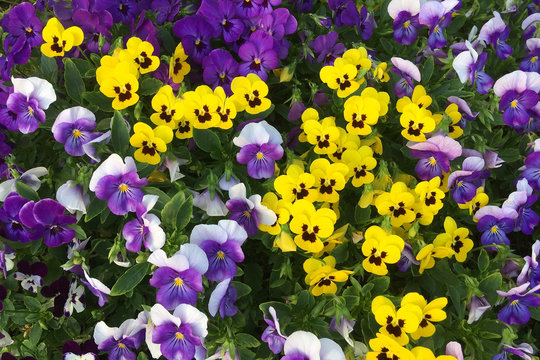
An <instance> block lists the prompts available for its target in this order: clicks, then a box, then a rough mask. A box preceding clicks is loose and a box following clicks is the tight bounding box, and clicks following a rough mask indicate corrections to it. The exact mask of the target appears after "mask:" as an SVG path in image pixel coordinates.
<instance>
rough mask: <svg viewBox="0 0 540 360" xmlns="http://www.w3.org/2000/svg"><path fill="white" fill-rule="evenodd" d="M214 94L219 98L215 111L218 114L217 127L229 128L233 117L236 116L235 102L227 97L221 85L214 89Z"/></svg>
mask: <svg viewBox="0 0 540 360" xmlns="http://www.w3.org/2000/svg"><path fill="white" fill-rule="evenodd" d="M214 95H215V96H216V97H217V98H218V99H219V104H218V107H217V109H216V112H217V113H218V115H219V121H218V123H217V125H216V126H217V127H218V128H220V129H224V130H227V129H230V128H231V127H232V126H233V121H232V120H233V119H234V118H235V117H236V115H237V112H236V104H235V102H234V101H233V99H231V98H230V97H227V95H226V94H225V90H224V89H223V88H222V87H221V86H217V87H216V88H215V89H214Z"/></svg>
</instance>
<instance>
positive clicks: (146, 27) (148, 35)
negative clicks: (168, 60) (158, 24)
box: [124, 0, 161, 57]
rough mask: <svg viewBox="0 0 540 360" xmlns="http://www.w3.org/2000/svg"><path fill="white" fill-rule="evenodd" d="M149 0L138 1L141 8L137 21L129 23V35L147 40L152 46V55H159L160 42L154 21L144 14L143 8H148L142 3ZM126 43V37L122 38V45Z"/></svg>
mask: <svg viewBox="0 0 540 360" xmlns="http://www.w3.org/2000/svg"><path fill="white" fill-rule="evenodd" d="M148 1H149V0H146V1H144V0H142V1H140V2H139V7H140V9H141V14H140V16H139V21H138V22H137V23H136V24H135V22H133V24H132V25H131V29H130V30H131V34H132V35H131V36H136V37H138V38H139V39H141V40H142V41H147V42H149V43H150V44H152V46H153V47H154V55H155V56H158V57H159V50H160V49H161V46H160V43H159V41H158V38H157V34H156V28H155V26H154V23H153V22H152V21H151V20H150V19H149V18H147V17H146V16H145V14H146V12H145V10H146V9H148V7H149V6H150V4H148V6H145V5H144V3H145V2H148ZM126 43H127V38H125V39H124V45H125V44H126Z"/></svg>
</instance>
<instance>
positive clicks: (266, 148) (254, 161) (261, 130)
mask: <svg viewBox="0 0 540 360" xmlns="http://www.w3.org/2000/svg"><path fill="white" fill-rule="evenodd" d="M233 143H234V144H235V145H236V146H238V147H241V150H240V152H239V153H238V154H236V160H237V161H238V162H239V163H240V164H247V172H248V175H249V176H250V177H252V178H254V179H268V178H271V177H272V176H274V172H275V161H276V160H279V159H281V158H282V157H283V148H282V147H281V143H283V139H282V137H281V134H280V133H279V132H278V131H277V130H276V129H275V128H274V127H273V126H272V125H270V124H268V123H267V122H266V121H264V120H263V121H260V122H257V123H250V124H247V125H246V126H244V127H243V128H242V131H241V132H240V134H239V135H238V136H237V137H235V138H234V139H233Z"/></svg>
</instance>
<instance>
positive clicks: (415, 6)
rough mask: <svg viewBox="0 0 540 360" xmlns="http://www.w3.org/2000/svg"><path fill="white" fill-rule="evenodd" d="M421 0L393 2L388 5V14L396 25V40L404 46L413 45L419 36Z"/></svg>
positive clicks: (394, 26)
mask: <svg viewBox="0 0 540 360" xmlns="http://www.w3.org/2000/svg"><path fill="white" fill-rule="evenodd" d="M419 12H420V0H392V1H390V3H389V4H388V14H389V15H390V17H391V18H392V19H394V23H393V25H392V28H393V29H394V39H395V40H396V41H397V42H398V43H400V44H402V45H411V44H412V43H413V42H415V41H416V38H417V36H418V28H419V27H420V24H419V22H418V13H419Z"/></svg>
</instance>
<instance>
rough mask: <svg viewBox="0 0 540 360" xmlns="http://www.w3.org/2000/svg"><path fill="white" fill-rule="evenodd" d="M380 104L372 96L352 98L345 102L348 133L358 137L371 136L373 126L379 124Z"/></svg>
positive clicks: (344, 114)
mask: <svg viewBox="0 0 540 360" xmlns="http://www.w3.org/2000/svg"><path fill="white" fill-rule="evenodd" d="M380 107H381V106H380V104H379V102H378V101H377V100H376V99H374V98H373V97H370V96H351V97H350V98H348V99H347V101H345V105H344V111H343V116H344V117H345V120H346V121H347V131H348V132H349V133H351V134H356V135H364V136H365V135H369V134H371V132H372V128H371V126H372V125H375V124H377V122H378V120H379V116H380V115H381V114H380Z"/></svg>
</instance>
